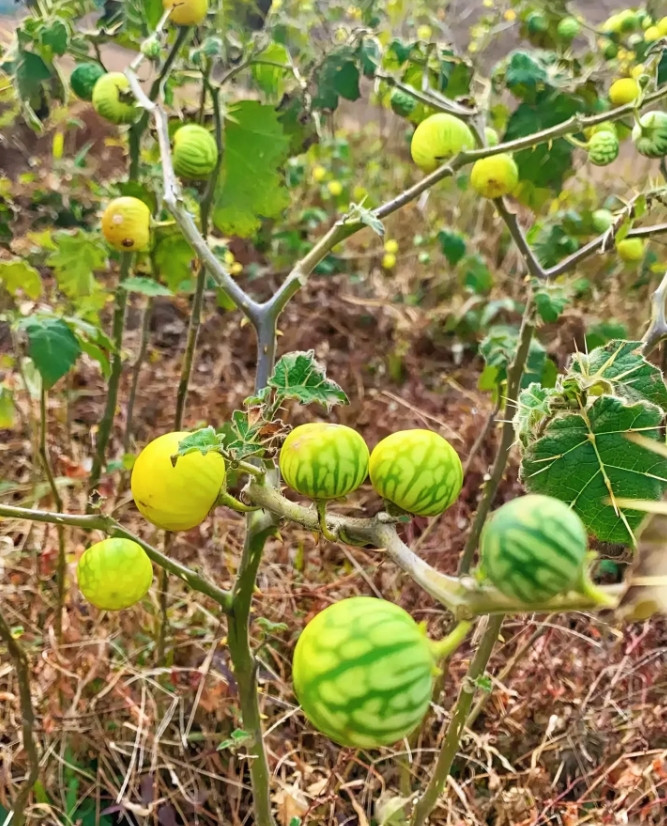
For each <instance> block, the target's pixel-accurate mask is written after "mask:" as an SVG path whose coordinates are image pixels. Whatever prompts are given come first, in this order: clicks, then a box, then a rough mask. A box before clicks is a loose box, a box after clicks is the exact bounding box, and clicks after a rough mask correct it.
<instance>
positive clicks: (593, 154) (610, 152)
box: [588, 132, 620, 166]
mask: <svg viewBox="0 0 667 826" xmlns="http://www.w3.org/2000/svg"><path fill="white" fill-rule="evenodd" d="M619 148H620V146H619V143H618V138H617V137H616V135H613V134H612V133H611V132H596V133H595V134H594V135H592V136H591V139H590V140H589V141H588V160H589V161H590V162H591V163H594V164H595V165H596V166H607V164H610V163H612V162H613V161H615V160H616V158H617V157H618V151H619Z"/></svg>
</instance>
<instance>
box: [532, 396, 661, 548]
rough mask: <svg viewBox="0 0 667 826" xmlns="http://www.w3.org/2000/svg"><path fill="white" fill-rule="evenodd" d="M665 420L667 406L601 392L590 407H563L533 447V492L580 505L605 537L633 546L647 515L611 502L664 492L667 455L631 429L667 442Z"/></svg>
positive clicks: (579, 509)
mask: <svg viewBox="0 0 667 826" xmlns="http://www.w3.org/2000/svg"><path fill="white" fill-rule="evenodd" d="M662 421H663V412H662V410H661V409H660V408H659V407H657V406H656V405H654V404H651V403H649V402H636V403H634V404H630V403H628V402H625V401H624V400H622V399H619V398H616V397H614V396H600V397H598V398H597V399H595V401H594V402H593V403H592V404H591V405H590V406H589V407H586V408H583V407H580V408H579V410H577V411H572V412H563V413H559V414H557V415H556V416H555V417H554V418H553V420H552V421H551V422H550V423H549V424H548V425H547V426H546V427H545V428H544V431H543V434H542V435H541V436H540V437H539V438H538V439H536V440H535V441H533V442H530V443H529V444H528V445H527V446H526V448H525V450H524V455H523V459H522V462H521V479H522V481H523V483H524V485H525V487H526V489H527V490H528V491H530V492H531V493H544V494H546V495H548V496H554V497H556V498H557V499H561V500H562V501H563V502H566V503H567V504H568V505H570V506H571V507H572V508H574V510H575V511H576V512H577V513H578V514H579V516H580V517H581V519H582V520H583V522H584V524H585V525H586V527H587V529H588V531H589V532H590V533H591V534H593V535H594V536H597V537H598V539H600V540H602V541H605V542H622V543H625V544H630V545H633V544H634V536H633V530H634V529H635V528H637V527H638V526H639V524H640V522H641V520H642V518H643V514H642V513H641V512H640V511H636V510H632V509H628V508H615V507H614V505H613V504H606V502H607V500H609V499H611V501H612V502H613V501H614V499H617V498H621V497H623V498H624V499H628V498H633V499H635V498H636V499H659V498H660V497H661V496H662V494H663V493H664V491H665V489H666V488H667V459H664V458H662V457H660V456H656V455H655V454H653V453H651V452H650V451H648V450H646V449H645V448H643V447H640V446H639V445H636V444H633V443H632V442H630V441H629V440H628V439H627V438H626V433H629V432H632V433H641V435H643V436H645V437H647V438H649V439H652V440H655V441H660V440H661V438H662V437H661V434H660V427H661V425H662Z"/></svg>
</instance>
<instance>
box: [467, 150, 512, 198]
mask: <svg viewBox="0 0 667 826" xmlns="http://www.w3.org/2000/svg"><path fill="white" fill-rule="evenodd" d="M518 183H519V169H518V167H517V165H516V163H515V161H514V158H512V156H511V155H508V154H506V153H502V154H500V155H491V157H489V158H482V159H481V160H479V161H475V163H474V164H473V167H472V171H471V172H470V185H471V186H472V188H473V189H474V190H475V192H477V193H479V194H480V195H482V196H483V197H484V198H501V197H502V196H503V195H509V194H510V193H511V192H513V191H514V189H515V188H516V185H517V184H518Z"/></svg>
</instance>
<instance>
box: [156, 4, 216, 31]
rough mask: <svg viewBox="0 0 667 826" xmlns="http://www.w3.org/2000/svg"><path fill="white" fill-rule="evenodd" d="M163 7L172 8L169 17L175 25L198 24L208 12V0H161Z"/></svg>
mask: <svg viewBox="0 0 667 826" xmlns="http://www.w3.org/2000/svg"><path fill="white" fill-rule="evenodd" d="M162 8H163V9H165V10H166V9H173V11H172V13H171V16H170V17H169V19H170V20H171V22H172V23H176V25H177V26H198V25H199V24H200V23H202V22H203V21H204V18H205V17H206V15H207V14H208V0H162Z"/></svg>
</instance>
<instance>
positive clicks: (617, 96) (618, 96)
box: [609, 77, 640, 106]
mask: <svg viewBox="0 0 667 826" xmlns="http://www.w3.org/2000/svg"><path fill="white" fill-rule="evenodd" d="M639 92H640V89H639V84H638V83H637V81H636V80H635V79H634V78H632V77H622V78H620V79H619V80H615V81H614V82H613V83H612V84H611V87H610V88H609V100H610V101H611V102H612V103H613V104H614V106H622V105H623V104H624V103H632V101H633V100H636V98H637V97H638V96H639Z"/></svg>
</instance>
